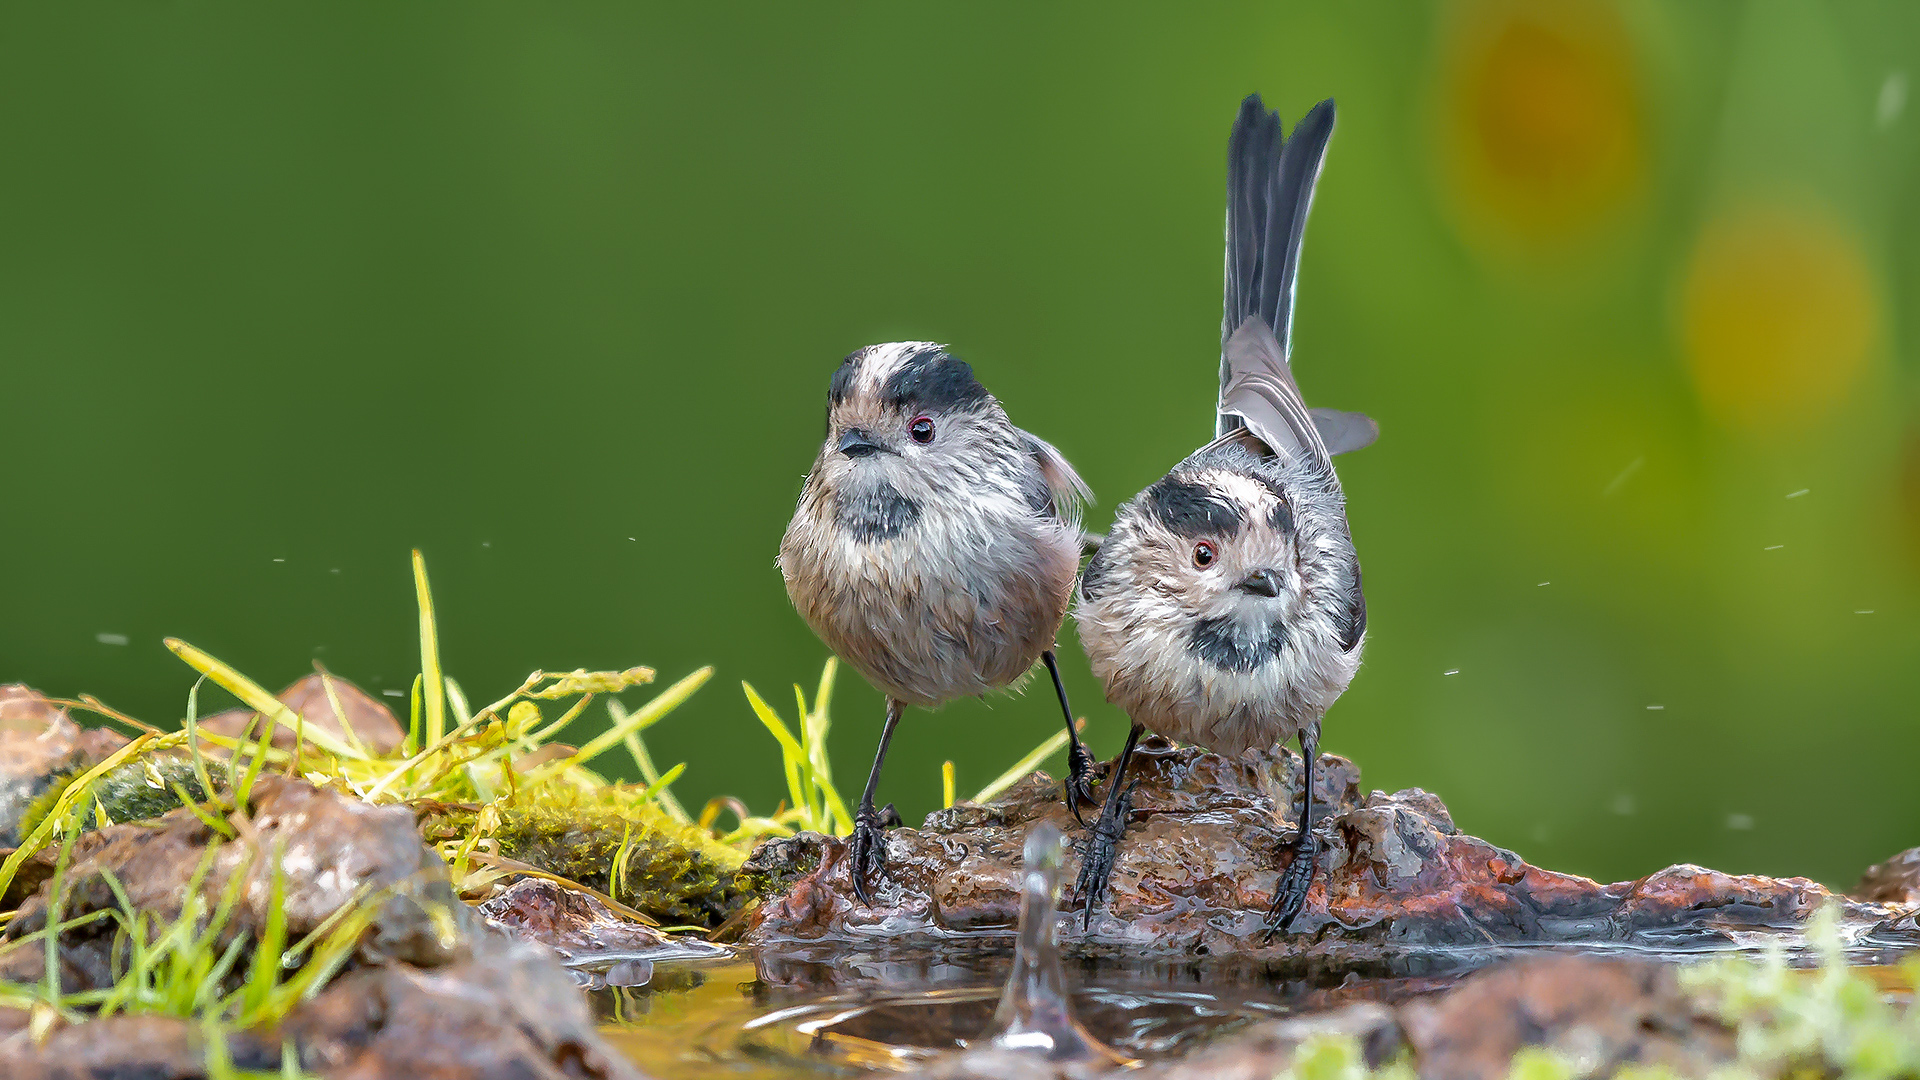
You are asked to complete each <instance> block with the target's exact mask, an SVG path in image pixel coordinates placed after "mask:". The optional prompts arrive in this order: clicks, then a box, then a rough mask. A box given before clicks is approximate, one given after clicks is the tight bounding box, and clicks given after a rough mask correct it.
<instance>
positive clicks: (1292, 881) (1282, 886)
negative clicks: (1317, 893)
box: [1264, 731, 1320, 941]
mask: <svg viewBox="0 0 1920 1080" xmlns="http://www.w3.org/2000/svg"><path fill="white" fill-rule="evenodd" d="M1300 755H1301V756H1302V757H1303V758H1305V759H1306V762H1305V765H1304V767H1303V768H1302V769H1301V770H1300V834H1299V835H1298V836H1296V837H1294V838H1293V859H1292V860H1291V861H1290V862H1288V863H1287V868H1286V869H1285V870H1283V871H1281V872H1280V880H1279V881H1277V882H1275V883H1274V887H1273V906H1272V907H1270V908H1268V909H1267V933H1266V937H1265V939H1264V940H1265V941H1272V940H1273V935H1275V934H1277V933H1279V932H1281V931H1282V930H1285V929H1286V928H1287V925H1288V924H1289V923H1291V922H1293V918H1294V916H1296V915H1298V914H1300V907H1301V905H1303V904H1305V903H1306V902H1307V889H1308V888H1309V887H1311V886H1312V885H1313V870H1314V866H1315V864H1317V863H1318V862H1319V861H1320V859H1319V855H1320V841H1319V839H1318V838H1316V837H1315V836H1314V835H1313V764H1314V760H1315V759H1316V758H1318V757H1319V756H1320V736H1319V732H1315V731H1302V732H1301V733H1300Z"/></svg>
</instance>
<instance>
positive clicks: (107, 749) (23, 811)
mask: <svg viewBox="0 0 1920 1080" xmlns="http://www.w3.org/2000/svg"><path fill="white" fill-rule="evenodd" d="M126 744H127V740H126V739H125V738H124V737H123V736H121V735H119V734H116V733H115V732H112V731H108V730H106V729H105V728H82V727H81V726H80V725H78V724H76V723H74V722H73V718H72V717H70V716H68V715H67V711H66V710H65V709H62V708H60V707H59V706H57V705H55V704H53V703H52V702H51V701H48V700H47V699H46V697H45V696H43V695H42V694H40V693H39V692H38V691H36V690H33V689H32V688H30V687H27V686H23V685H21V684H19V683H15V684H13V685H10V686H0V848H11V847H14V846H16V845H18V844H19V843H20V841H21V839H22V836H21V832H22V830H21V828H20V825H21V822H22V820H23V819H24V818H26V817H27V815H28V813H29V811H31V810H32V809H33V808H34V806H35V803H36V802H37V801H38V800H40V799H41V798H42V797H43V796H46V795H47V794H48V792H49V791H51V790H53V789H54V788H56V787H57V786H58V785H59V783H60V781H62V780H64V779H65V778H67V777H70V776H72V775H73V774H75V773H77V772H81V771H83V770H85V769H88V768H90V767H92V766H94V765H98V764H99V763H100V762H102V761H105V760H106V759H107V757H108V756H110V755H111V754H112V753H113V752H114V751H115V750H118V749H120V748H121V747H122V746H125V745H126Z"/></svg>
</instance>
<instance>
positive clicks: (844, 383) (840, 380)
mask: <svg viewBox="0 0 1920 1080" xmlns="http://www.w3.org/2000/svg"><path fill="white" fill-rule="evenodd" d="M865 352H866V350H865V349H862V350H860V351H859V352H856V353H852V354H850V355H849V356H848V357H847V358H846V359H845V360H842V361H840V366H839V367H837V368H834V369H833V381H832V382H829V383H828V384H827V404H828V405H829V406H833V405H838V404H840V403H842V402H844V401H846V400H847V395H849V394H851V393H853V379H854V376H856V375H858V374H859V373H860V357H861V354H863V353H865Z"/></svg>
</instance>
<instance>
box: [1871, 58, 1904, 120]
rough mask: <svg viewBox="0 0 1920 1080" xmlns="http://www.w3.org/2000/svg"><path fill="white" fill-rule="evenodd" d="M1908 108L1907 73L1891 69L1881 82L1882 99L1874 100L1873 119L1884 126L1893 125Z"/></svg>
mask: <svg viewBox="0 0 1920 1080" xmlns="http://www.w3.org/2000/svg"><path fill="white" fill-rule="evenodd" d="M1906 110H1907V73H1906V72H1904V71H1889V72H1887V77H1886V79H1884V80H1883V81H1882V82H1881V83H1880V99H1879V100H1878V101H1876V102H1874V105H1873V119H1874V122H1875V123H1878V124H1879V125H1880V126H1881V127H1883V128H1889V127H1892V126H1893V123H1894V121H1896V120H1898V119H1900V114H1901V113H1903V112H1905V111H1906Z"/></svg>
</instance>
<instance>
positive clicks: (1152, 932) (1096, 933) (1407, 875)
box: [742, 740, 1920, 975]
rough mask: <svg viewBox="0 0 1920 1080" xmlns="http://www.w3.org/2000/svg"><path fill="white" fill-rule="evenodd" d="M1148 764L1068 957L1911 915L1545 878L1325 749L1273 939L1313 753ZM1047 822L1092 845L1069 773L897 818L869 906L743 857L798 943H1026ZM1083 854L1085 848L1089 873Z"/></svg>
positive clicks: (1424, 943) (1741, 881)
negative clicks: (1311, 826)
mask: <svg viewBox="0 0 1920 1080" xmlns="http://www.w3.org/2000/svg"><path fill="white" fill-rule="evenodd" d="M1135 760H1136V762H1137V763H1138V766H1139V769H1138V772H1137V773H1136V772H1134V771H1132V770H1129V779H1130V780H1132V779H1134V778H1135V777H1137V778H1138V781H1139V787H1138V788H1137V789H1136V791H1135V795H1134V799H1133V812H1132V815H1131V817H1130V819H1129V826H1128V829H1127V833H1126V837H1125V839H1124V840H1122V842H1121V844H1120V851H1119V858H1118V861H1117V863H1116V866H1115V871H1114V875H1113V879H1112V884H1111V887H1110V891H1109V894H1108V897H1107V900H1106V902H1105V903H1104V904H1103V905H1102V906H1101V908H1100V909H1099V910H1097V911H1095V912H1094V913H1093V915H1092V919H1091V925H1090V927H1089V928H1088V929H1087V930H1086V931H1085V932H1082V931H1081V929H1080V927H1079V925H1078V920H1076V921H1075V924H1074V926H1073V928H1072V929H1071V930H1069V931H1067V932H1066V934H1065V947H1066V949H1067V950H1068V951H1069V952H1070V953H1077V954H1079V955H1082V956H1124V957H1128V958H1134V959H1138V958H1141V957H1176V956H1177V957H1196V956H1211V957H1216V958H1227V957H1232V958H1235V959H1236V960H1239V961H1241V962H1246V961H1253V962H1257V963H1260V964H1263V965H1265V966H1267V967H1269V968H1271V969H1274V970H1278V971H1304V972H1314V971H1319V972H1327V971H1364V972H1366V973H1368V974H1374V975H1418V974H1424V973H1428V972H1432V971H1438V970H1447V969H1449V968H1455V969H1459V968H1465V967H1469V966H1474V965H1477V964H1479V963H1484V962H1485V961H1486V960H1487V959H1489V958H1490V957H1491V956H1493V955H1496V954H1497V953H1498V951H1499V950H1500V949H1501V948H1502V947H1504V946H1511V945H1521V944H1528V945H1531V944H1539V943H1572V944H1600V943H1606V944H1618V943H1633V944H1640V945H1646V946H1655V947H1667V948H1676V947H1685V948H1696V947H1704V946H1735V945H1739V944H1741V943H1743V942H1749V937H1748V934H1749V932H1751V931H1762V930H1764V931H1776V932H1780V933H1782V934H1786V935H1789V936H1791V935H1792V934H1793V933H1795V932H1797V930H1798V928H1799V927H1801V926H1802V925H1803V924H1804V923H1805V921H1806V919H1807V918H1808V917H1809V916H1810V915H1812V914H1813V912H1814V911H1815V910H1817V909H1818V908H1819V907H1820V906H1821V905H1822V904H1823V903H1825V902H1827V901H1828V900H1829V899H1837V900H1838V901H1839V902H1840V904H1841V907H1842V913H1843V918H1844V920H1845V921H1846V922H1847V923H1848V925H1849V926H1850V927H1852V928H1853V930H1855V931H1858V932H1859V933H1860V934H1863V935H1865V934H1866V933H1867V930H1868V928H1871V927H1873V926H1875V925H1876V924H1881V926H1882V928H1883V930H1884V929H1885V928H1887V927H1890V926H1891V925H1892V924H1891V923H1889V922H1888V921H1887V920H1888V919H1889V917H1890V916H1892V915H1894V914H1896V912H1895V909H1893V908H1891V907H1889V906H1888V905H1886V904H1881V903H1867V902H1862V901H1849V900H1845V899H1843V898H1834V897H1832V896H1831V895H1830V894H1829V893H1828V892H1827V890H1826V889H1824V888H1822V887H1821V886H1820V885H1818V884H1816V883H1814V882H1812V881H1808V880H1806V879H1804V878H1767V877H1757V876H1734V875H1727V874H1719V873H1715V872H1713V871H1710V870H1705V869H1702V868H1700V867H1694V866H1675V867H1671V868H1668V869H1666V870H1662V871H1660V872H1658V873H1655V874H1652V875H1649V876H1648V877H1645V878H1642V879H1640V880H1638V881H1629V882H1621V883H1617V884H1612V885H1602V884H1599V883H1597V882H1594V881H1592V880H1589V879H1587V878H1583V877H1577V876H1575V875H1571V874H1559V873H1554V872H1552V871H1548V870H1542V869H1540V868H1539V867H1535V866H1532V865H1529V864H1528V863H1527V862H1526V861H1525V860H1524V859H1522V858H1520V857H1519V856H1518V855H1516V854H1514V853H1513V852H1511V851H1507V850H1504V849H1502V848H1498V847H1495V846H1494V845H1492V844H1489V843H1487V842H1486V841H1484V840H1481V839H1478V838H1476V837H1473V836H1468V835H1466V834H1464V833H1461V832H1459V831H1458V830H1457V829H1456V828H1455V826H1454V824H1453V821H1452V818H1451V816H1450V815H1449V814H1448V813H1447V811H1446V807H1445V806H1444V805H1443V804H1442V803H1441V802H1440V800H1439V799H1438V798H1437V797H1435V796H1434V795H1432V794H1430V793H1428V792H1424V791H1420V790H1418V789H1412V790H1408V791H1402V792H1398V793H1396V794H1392V795H1388V794H1385V793H1383V792H1378V791H1376V792H1373V793H1372V794H1370V795H1368V796H1366V797H1365V798H1362V797H1361V796H1360V794H1359V792H1360V787H1359V773H1358V770H1357V769H1355V767H1354V766H1353V764H1352V763H1351V762H1349V761H1347V760H1345V759H1343V758H1338V757H1333V756H1331V755H1327V756H1323V757H1322V758H1321V760H1320V762H1319V765H1318V767H1317V768H1316V770H1315V774H1316V781H1317V783H1316V789H1315V791H1314V801H1315V814H1314V818H1315V822H1316V825H1317V826H1319V828H1320V829H1321V830H1322V831H1321V835H1322V838H1323V839H1322V852H1321V856H1320V857H1321V860H1322V862H1321V868H1320V869H1321V872H1320V874H1319V876H1318V877H1317V878H1316V879H1315V882H1314V885H1313V888H1312V889H1311V890H1310V891H1309V893H1308V895H1307V902H1306V907H1305V909H1304V910H1303V911H1302V912H1301V914H1300V916H1299V917H1298V918H1297V919H1296V920H1295V921H1294V923H1293V926H1292V928H1291V931H1292V932H1291V933H1288V934H1283V935H1276V936H1275V937H1274V938H1273V940H1272V941H1271V943H1264V942H1263V940H1262V938H1263V936H1264V916H1265V912H1266V909H1267V907H1268V904H1269V903H1270V902H1271V900H1272V894H1273V889H1274V885H1275V883H1276V881H1277V879H1278V877H1279V875H1280V872H1281V871H1282V870H1283V869H1284V868H1285V866H1286V864H1287V862H1288V860H1289V859H1290V858H1291V857H1292V856H1291V850H1290V849H1289V846H1288V845H1290V843H1291V842H1292V839H1293V836H1294V831H1295V829H1296V828H1297V821H1296V812H1295V808H1294V805H1293V799H1292V798H1291V797H1290V795H1291V793H1293V792H1297V790H1298V783H1299V773H1300V761H1299V758H1298V757H1297V756H1296V755H1294V754H1293V753H1292V752H1291V751H1288V750H1285V749H1276V750H1275V751H1273V752H1270V753H1264V754H1249V755H1247V756H1245V757H1244V758H1233V759H1229V758H1225V757H1222V756H1220V755H1217V754H1211V753H1206V752H1203V751H1200V750H1197V749H1192V748H1187V749H1176V748H1174V747H1173V746H1171V745H1170V744H1168V743H1165V742H1163V741H1158V740H1151V741H1149V742H1147V743H1145V744H1143V745H1142V747H1141V751H1140V753H1139V754H1138V755H1136V758H1135ZM1040 822H1051V823H1053V824H1054V825H1055V826H1057V827H1060V828H1061V829H1062V830H1063V831H1064V832H1066V834H1067V835H1068V837H1069V838H1070V842H1072V841H1077V842H1078V843H1080V844H1084V837H1085V832H1084V830H1082V829H1080V828H1079V827H1078V826H1077V825H1075V824H1074V822H1073V819H1072V817H1071V816H1070V815H1069V814H1068V813H1067V810H1066V807H1065V806H1064V805H1063V804H1062V803H1061V801H1060V787H1059V785H1058V784H1057V783H1056V782H1054V781H1052V780H1051V779H1049V778H1048V777H1047V776H1046V775H1045V774H1044V773H1036V774H1034V775H1033V776H1030V777H1028V778H1027V779H1026V780H1024V781H1022V782H1021V783H1019V784H1016V785H1015V786H1014V787H1013V788H1012V789H1010V790H1009V791H1008V792H1007V794H1006V796H1005V797H1003V798H1002V799H1000V800H999V801H997V802H995V803H994V804H992V805H989V806H973V805H964V804H963V805H961V806H956V807H954V808H952V809H950V810H944V811H940V812H938V813H935V814H932V815H930V816H929V817H928V818H927V821H926V823H925V825H924V826H923V827H922V828H919V829H895V830H892V831H890V832H889V833H888V834H887V839H886V857H887V874H886V880H885V881H884V882H882V883H880V885H879V888H878V890H877V892H876V895H875V903H874V905H873V906H872V907H870V908H869V907H866V906H864V905H862V904H860V903H858V902H857V901H856V900H855V899H854V897H853V895H852V891H851V888H850V885H849V881H848V877H847V858H846V845H845V843H844V841H842V840H840V839H838V838H830V837H819V836H800V837H795V838H793V839H791V840H774V841H770V842H768V843H767V844H765V845H762V847H761V848H760V849H759V850H758V851H756V852H755V854H754V855H753V857H752V858H751V859H750V860H749V861H748V863H747V865H746V867H745V868H743V870H742V876H743V878H746V877H758V878H759V879H760V880H763V881H765V882H767V883H768V884H769V886H770V887H771V888H772V890H773V891H772V895H770V896H769V897H768V899H767V900H766V901H765V902H764V903H763V904H762V905H761V907H760V908H759V909H758V911H756V912H755V913H754V915H753V917H752V921H751V923H750V925H749V927H748V931H747V934H746V940H747V941H748V942H749V943H751V944H756V945H773V946H779V947H781V948H788V949H790V948H792V947H794V946H796V945H804V944H805V943H807V942H810V941H819V942H842V943H844V942H872V941H876V940H882V939H884V940H888V941H891V942H894V943H903V942H916V941H917V942H922V943H926V942H936V941H942V940H952V939H956V938H962V937H1002V938H1004V937H1007V936H1010V935H1011V934H1012V931H1013V925H1014V921H1015V915H1016V911H1017V908H1018V898H1019V890H1018V887H1017V870H1016V867H1017V866H1018V864H1019V854H1020V845H1021V843H1022V840H1023V838H1024V836H1025V835H1026V833H1027V831H1028V830H1029V829H1031V828H1032V827H1033V826H1034V825H1036V824H1038V823H1040ZM1077 862H1078V853H1077V852H1076V853H1075V854H1073V855H1070V856H1069V866H1068V868H1067V870H1066V873H1067V874H1068V875H1069V880H1071V875H1073V874H1074V873H1075V872H1076V870H1077ZM1868 936H1870V935H1868ZM1749 943H1750V942H1749ZM1907 943H1909V944H1912V943H1920V938H1916V940H1915V941H1914V942H1907Z"/></svg>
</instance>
